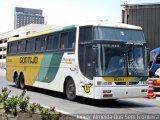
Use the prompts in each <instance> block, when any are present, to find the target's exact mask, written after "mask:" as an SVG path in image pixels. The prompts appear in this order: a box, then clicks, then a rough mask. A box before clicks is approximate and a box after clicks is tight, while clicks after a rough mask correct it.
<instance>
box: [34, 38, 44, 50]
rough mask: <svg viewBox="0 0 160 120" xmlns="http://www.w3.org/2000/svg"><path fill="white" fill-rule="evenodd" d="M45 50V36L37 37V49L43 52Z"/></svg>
mask: <svg viewBox="0 0 160 120" xmlns="http://www.w3.org/2000/svg"><path fill="white" fill-rule="evenodd" d="M44 50H45V37H39V38H36V42H35V51H36V52H43V51H44Z"/></svg>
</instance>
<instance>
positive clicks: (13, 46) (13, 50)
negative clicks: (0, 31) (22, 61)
mask: <svg viewBox="0 0 160 120" xmlns="http://www.w3.org/2000/svg"><path fill="white" fill-rule="evenodd" d="M17 44H18V42H12V43H11V48H10V53H17Z"/></svg>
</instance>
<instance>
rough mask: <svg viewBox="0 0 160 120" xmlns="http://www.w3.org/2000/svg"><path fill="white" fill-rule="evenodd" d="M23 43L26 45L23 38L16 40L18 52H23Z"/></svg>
mask: <svg viewBox="0 0 160 120" xmlns="http://www.w3.org/2000/svg"><path fill="white" fill-rule="evenodd" d="M25 45H26V41H25V40H22V41H18V53H24V52H25Z"/></svg>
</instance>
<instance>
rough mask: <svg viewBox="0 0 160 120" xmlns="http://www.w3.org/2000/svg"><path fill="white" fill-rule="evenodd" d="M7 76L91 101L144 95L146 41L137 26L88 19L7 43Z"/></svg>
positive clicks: (21, 82)
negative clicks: (86, 21)
mask: <svg viewBox="0 0 160 120" xmlns="http://www.w3.org/2000/svg"><path fill="white" fill-rule="evenodd" d="M6 64H7V66H6V67H7V68H6V76H7V80H9V81H12V82H15V85H16V87H20V88H24V87H25V85H27V86H34V87H39V88H44V89H49V90H53V91H59V92H63V93H65V94H66V97H67V99H69V100H75V99H76V96H83V97H87V98H93V99H119V98H133V97H134V98H136V97H146V96H147V89H148V87H147V79H148V70H147V63H146V41H145V38H144V34H143V31H142V28H141V27H138V26H132V25H127V24H122V23H109V22H99V21H98V22H92V23H89V22H88V23H85V24H79V25H72V26H66V27H61V28H55V29H53V30H50V31H45V32H41V33H40V34H35V35H34V34H33V35H30V36H26V37H23V38H18V39H17V40H14V41H9V42H8V48H7V57H6Z"/></svg>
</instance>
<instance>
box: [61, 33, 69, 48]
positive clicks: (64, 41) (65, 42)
mask: <svg viewBox="0 0 160 120" xmlns="http://www.w3.org/2000/svg"><path fill="white" fill-rule="evenodd" d="M67 46H68V32H65V33H62V34H61V49H65V48H67Z"/></svg>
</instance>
